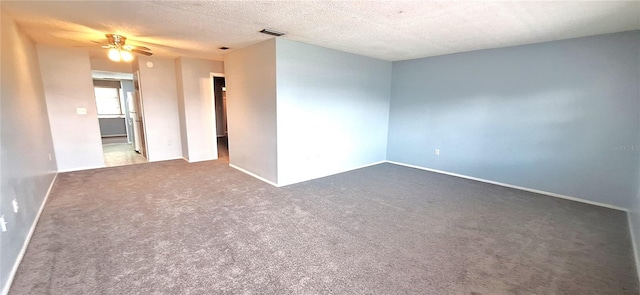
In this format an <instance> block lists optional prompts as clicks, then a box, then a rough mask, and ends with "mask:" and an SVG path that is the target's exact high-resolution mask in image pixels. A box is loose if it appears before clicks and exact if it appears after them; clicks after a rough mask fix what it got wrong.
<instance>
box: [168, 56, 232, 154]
mask: <svg viewBox="0 0 640 295" xmlns="http://www.w3.org/2000/svg"><path fill="white" fill-rule="evenodd" d="M223 72H224V68H223V63H222V62H219V61H213V60H204V59H197V58H188V57H180V58H178V59H176V75H177V84H178V100H179V112H180V130H181V135H182V149H183V150H182V153H183V157H185V158H187V159H188V160H189V162H197V161H206V160H214V159H217V158H218V145H217V138H216V114H215V105H214V101H213V97H212V85H213V80H212V79H211V73H223ZM185 148H186V149H187V150H186V151H185Z"/></svg>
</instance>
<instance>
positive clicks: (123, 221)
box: [10, 160, 638, 295]
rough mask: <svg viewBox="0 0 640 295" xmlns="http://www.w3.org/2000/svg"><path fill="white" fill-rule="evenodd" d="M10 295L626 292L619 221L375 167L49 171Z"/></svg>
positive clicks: (536, 198) (576, 206)
mask: <svg viewBox="0 0 640 295" xmlns="http://www.w3.org/2000/svg"><path fill="white" fill-rule="evenodd" d="M10 294H12V295H15V294H476V295H477V294H638V284H637V277H636V273H635V268H634V264H633V256H632V249H631V243H630V239H629V230H628V227H627V217H626V215H625V213H624V212H620V211H615V210H610V209H605V208H601V207H596V206H591V205H587V204H582V203H577V202H572V201H567V200H561V199H557V198H552V197H547V196H542V195H537V194H533V193H528V192H523V191H518V190H514V189H509V188H504V187H499V186H494V185H490V184H485V183H480V182H475V181H471V180H465V179H460V178H455V177H451V176H445V175H439V174H434V173H430V172H426V171H420V170H415V169H411V168H406V167H401V166H395V165H391V164H381V165H376V166H372V167H368V168H364V169H360V170H355V171H351V172H347V173H343V174H339V175H334V176H331V177H326V178H322V179H317V180H313V181H308V182H305V183H301V184H297V185H292V186H288V187H284V188H275V187H272V186H270V185H267V184H265V183H263V182H261V181H259V180H256V179H254V178H252V177H250V176H247V175H245V174H243V173H241V172H238V171H236V170H234V169H232V168H229V167H228V166H227V164H226V163H224V162H223V161H209V162H200V163H193V164H189V163H186V162H184V161H181V160H178V161H167V162H155V163H147V164H141V165H131V166H121V167H111V168H105V169H98V170H88V171H81V172H72V173H64V174H60V175H59V178H58V181H57V182H56V184H55V185H54V188H53V191H52V195H51V197H50V199H49V202H48V203H47V205H46V207H45V210H44V212H43V215H42V217H41V220H40V222H39V224H38V226H37V228H36V231H35V234H34V236H33V239H32V241H31V243H30V245H29V248H28V250H27V252H26V255H25V257H24V260H23V262H22V264H21V265H20V268H19V270H18V273H17V276H16V278H15V281H14V284H13V287H12V289H11V291H10Z"/></svg>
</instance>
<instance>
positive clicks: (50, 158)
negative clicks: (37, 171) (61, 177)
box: [49, 153, 53, 161]
mask: <svg viewBox="0 0 640 295" xmlns="http://www.w3.org/2000/svg"><path fill="white" fill-rule="evenodd" d="M51 160H53V158H52V157H51V153H49V161H51Z"/></svg>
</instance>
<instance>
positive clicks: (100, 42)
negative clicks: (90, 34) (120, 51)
mask: <svg viewBox="0 0 640 295" xmlns="http://www.w3.org/2000/svg"><path fill="white" fill-rule="evenodd" d="M91 42H93V43H97V44H101V45H109V43H107V42H105V41H95V40H91Z"/></svg>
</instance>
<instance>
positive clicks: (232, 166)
mask: <svg viewBox="0 0 640 295" xmlns="http://www.w3.org/2000/svg"><path fill="white" fill-rule="evenodd" d="M229 167H231V168H234V169H236V170H239V171H240V172H243V173H245V174H248V175H250V176H253V177H255V178H257V179H259V180H262V181H264V182H266V183H268V184H270V185H273V186H275V187H280V186H279V185H278V184H277V183H275V182H272V181H271V180H268V179H266V178H264V177H262V176H258V175H256V174H254V173H252V172H249V171H247V170H244V169H242V168H240V167H238V166H236V165H233V164H231V163H229Z"/></svg>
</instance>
